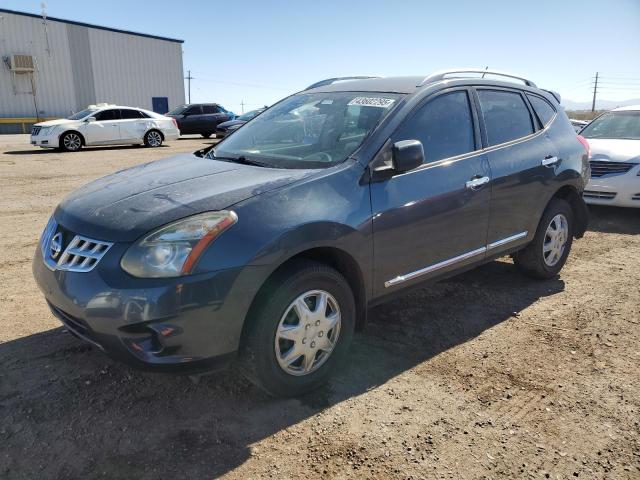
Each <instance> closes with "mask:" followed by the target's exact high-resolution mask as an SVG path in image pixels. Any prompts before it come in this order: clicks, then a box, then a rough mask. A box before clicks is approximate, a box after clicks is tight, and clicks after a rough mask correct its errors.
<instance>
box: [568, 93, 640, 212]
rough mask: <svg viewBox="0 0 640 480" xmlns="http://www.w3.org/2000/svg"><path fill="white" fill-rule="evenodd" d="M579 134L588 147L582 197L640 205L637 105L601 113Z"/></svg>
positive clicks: (639, 113)
mask: <svg viewBox="0 0 640 480" xmlns="http://www.w3.org/2000/svg"><path fill="white" fill-rule="evenodd" d="M580 135H582V136H583V137H585V138H586V139H587V140H588V141H589V146H590V147H591V154H590V157H589V163H590V164H591V180H589V184H588V185H587V188H586V189H585V191H584V195H583V196H584V200H585V201H586V202H587V203H591V204H596V205H615V206H618V207H636V208H640V105H634V106H632V107H621V108H616V109H615V110H611V111H610V112H607V113H604V114H602V115H600V116H599V117H597V118H596V119H595V120H593V121H592V122H591V123H590V124H589V125H587V127H585V129H584V130H582V131H581V132H580Z"/></svg>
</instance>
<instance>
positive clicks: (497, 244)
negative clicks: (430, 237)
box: [384, 232, 529, 288]
mask: <svg viewBox="0 0 640 480" xmlns="http://www.w3.org/2000/svg"><path fill="white" fill-rule="evenodd" d="M528 233H529V232H520V233H516V234H515V235H511V236H509V237H506V238H503V239H501V240H497V241H495V242H492V243H490V244H488V245H487V246H485V247H480V248H476V249H475V250H471V251H470V252H467V253H463V254H462V255H458V256H456V257H453V258H449V259H447V260H443V261H442V262H438V263H434V264H433V265H429V266H428V267H424V268H421V269H420V270H416V271H415V272H411V273H405V274H404V275H398V276H397V277H396V278H392V279H391V280H387V281H386V282H384V288H389V287H393V286H394V285H399V284H401V283H404V282H407V281H409V280H413V279H414V278H418V277H421V276H423V275H426V274H428V273H431V272H435V271H436V270H440V269H441V268H445V267H449V266H451V265H453V264H455V263H458V262H462V261H463V260H468V259H469V258H472V257H475V256H478V255H481V254H483V253H486V252H488V251H489V250H493V249H495V248H498V247H501V246H503V245H506V244H508V243H511V242H515V241H516V240H520V239H521V238H525V237H526V236H527V234H528Z"/></svg>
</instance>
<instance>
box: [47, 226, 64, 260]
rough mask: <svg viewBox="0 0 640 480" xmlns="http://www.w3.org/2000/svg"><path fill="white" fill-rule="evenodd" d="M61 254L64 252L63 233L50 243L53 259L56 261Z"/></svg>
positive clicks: (58, 234) (54, 237)
mask: <svg viewBox="0 0 640 480" xmlns="http://www.w3.org/2000/svg"><path fill="white" fill-rule="evenodd" d="M60 252H62V233H60V232H58V233H56V234H55V235H54V236H53V238H52V239H51V242H49V253H50V254H51V258H53V259H54V260H55V259H56V258H57V257H58V255H60Z"/></svg>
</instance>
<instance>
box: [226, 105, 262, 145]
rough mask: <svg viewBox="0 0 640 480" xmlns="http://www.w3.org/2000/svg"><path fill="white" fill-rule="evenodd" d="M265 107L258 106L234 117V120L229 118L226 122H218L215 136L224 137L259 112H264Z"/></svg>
mask: <svg viewBox="0 0 640 480" xmlns="http://www.w3.org/2000/svg"><path fill="white" fill-rule="evenodd" d="M266 109H267V107H264V108H258V109H257V110H251V111H250V112H247V113H243V114H242V115H240V116H239V117H236V118H235V119H234V120H229V121H228V122H223V123H220V124H218V128H216V137H217V138H224V137H226V136H227V135H229V134H231V133H233V132H235V131H236V130H237V129H239V128H240V127H241V126H242V125H244V124H245V123H247V122H248V121H249V120H251V119H252V118H254V117H255V116H256V115H258V114H259V113H262V112H264V111H265V110H266Z"/></svg>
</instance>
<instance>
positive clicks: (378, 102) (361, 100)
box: [347, 97, 395, 108]
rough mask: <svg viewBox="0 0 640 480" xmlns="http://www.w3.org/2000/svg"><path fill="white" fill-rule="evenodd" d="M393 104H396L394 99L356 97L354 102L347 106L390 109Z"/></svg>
mask: <svg viewBox="0 0 640 480" xmlns="http://www.w3.org/2000/svg"><path fill="white" fill-rule="evenodd" d="M393 102H395V100H394V99H393V98H382V97H356V98H354V99H353V100H351V101H350V102H349V103H348V104H347V105H360V106H363V107H380V108H389V107H390V106H391V104H392V103H393Z"/></svg>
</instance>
